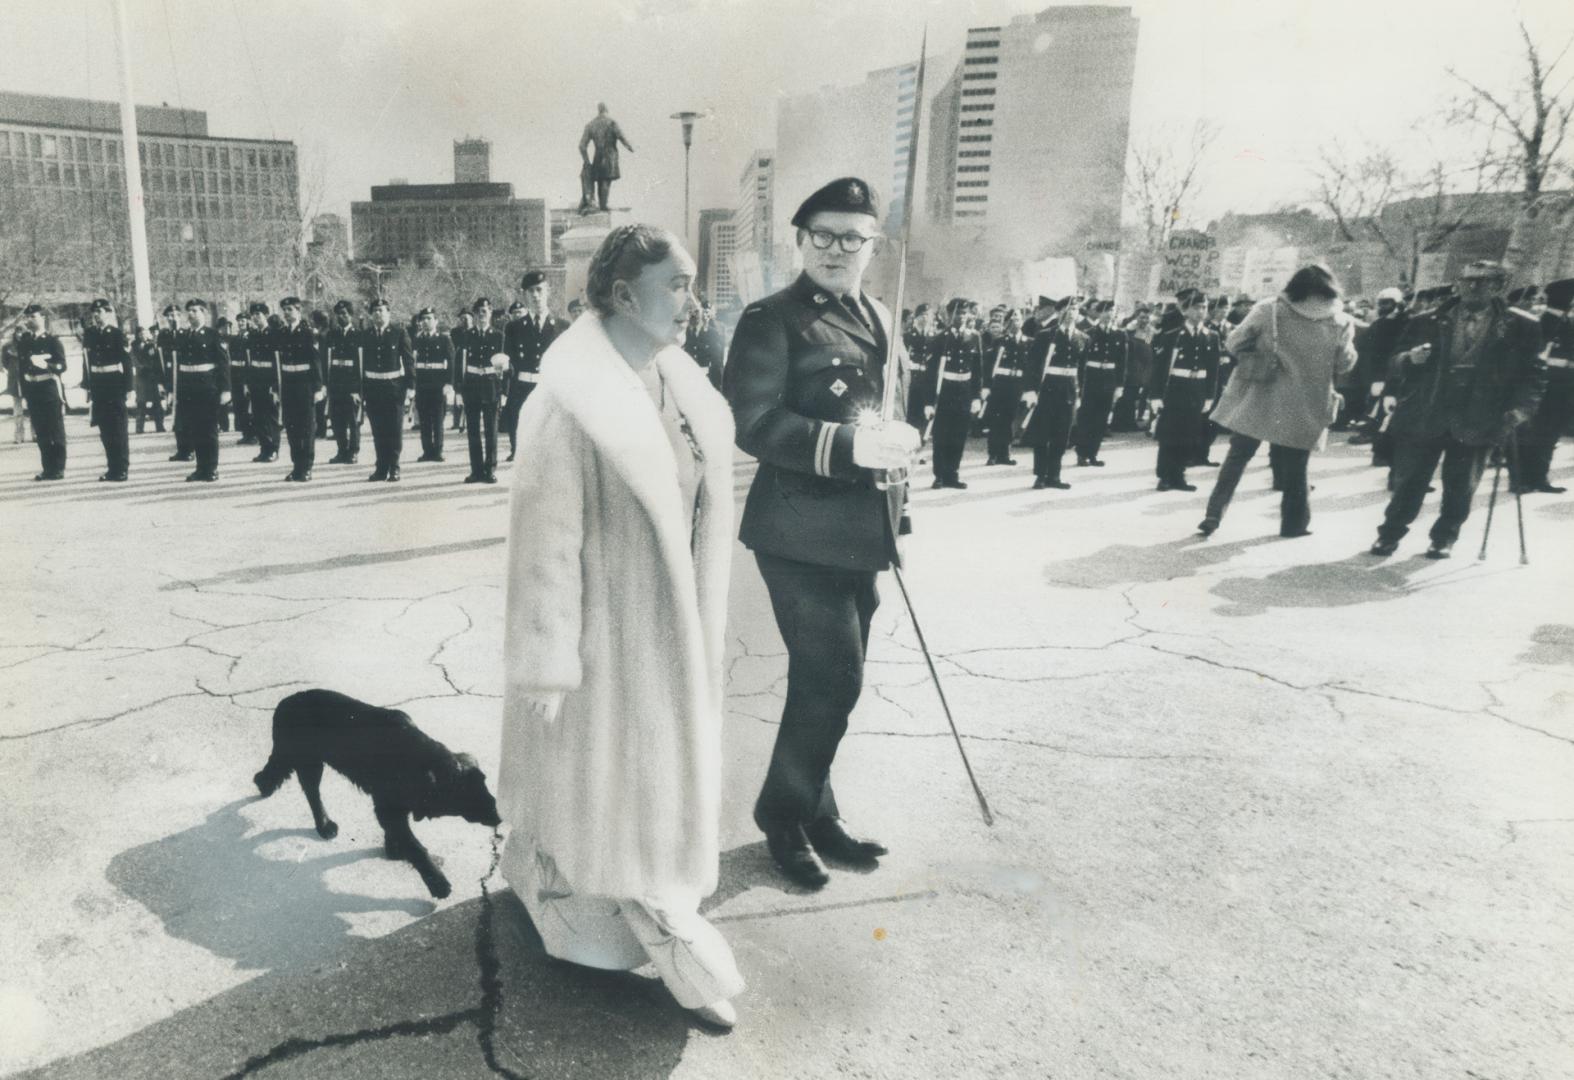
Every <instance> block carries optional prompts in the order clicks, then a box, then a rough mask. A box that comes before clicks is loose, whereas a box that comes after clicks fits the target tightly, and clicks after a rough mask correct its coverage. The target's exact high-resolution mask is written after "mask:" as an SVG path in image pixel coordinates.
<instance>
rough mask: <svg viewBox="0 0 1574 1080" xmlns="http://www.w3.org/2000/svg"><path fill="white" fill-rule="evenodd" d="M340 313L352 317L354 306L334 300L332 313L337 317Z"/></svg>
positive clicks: (348, 302) (343, 301) (346, 301)
mask: <svg viewBox="0 0 1574 1080" xmlns="http://www.w3.org/2000/svg"><path fill="white" fill-rule="evenodd" d="M341 311H343V312H345V313H347V314H350V315H354V314H355V305H354V304H352V303H350V301H348V300H336V301H335V302H334V305H333V313H334V314H335V315H337V314H339V312H341Z"/></svg>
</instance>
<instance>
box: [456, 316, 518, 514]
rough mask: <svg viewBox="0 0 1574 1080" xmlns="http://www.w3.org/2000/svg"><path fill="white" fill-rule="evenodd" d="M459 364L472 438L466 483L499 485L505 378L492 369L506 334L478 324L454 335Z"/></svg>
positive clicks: (466, 421)
mask: <svg viewBox="0 0 1574 1080" xmlns="http://www.w3.org/2000/svg"><path fill="white" fill-rule="evenodd" d="M454 344H455V348H456V351H457V352H458V354H459V355H458V357H457V360H456V363H457V364H458V366H459V369H460V371H461V372H462V373H463V375H464V381H463V383H462V384H461V385H462V387H463V391H462V392H463V394H464V399H465V424H466V426H467V428H468V429H469V436H470V474H469V475H468V476H466V477H465V483H467V484H478V483H484V484H495V483H497V407H498V401H499V398H500V396H501V388H500V387H499V385H498V384H499V383H500V382H501V381H502V375H501V374H500V373H499V372H498V371H497V370H496V369H495V368H493V367H492V357H493V356H494V355H496V354H497V353H500V352H504V351H505V350H504V348H503V331H501V330H499V329H498V328H497V327H495V326H492V325H490V324H489V325H488V326H487V327H486V329H484V330H483V329H482V328H481V327H480V326H479V325H476V326H472V327H470V328H469V329H468V330H458V331H455V333H454Z"/></svg>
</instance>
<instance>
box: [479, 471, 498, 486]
mask: <svg viewBox="0 0 1574 1080" xmlns="http://www.w3.org/2000/svg"><path fill="white" fill-rule="evenodd" d="M481 483H483V484H495V483H497V473H495V472H493V471H492V470H491V469H488V470H487V471H486V472H485V473H483V474H482V476H481Z"/></svg>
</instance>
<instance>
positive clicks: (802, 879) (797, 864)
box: [765, 825, 831, 889]
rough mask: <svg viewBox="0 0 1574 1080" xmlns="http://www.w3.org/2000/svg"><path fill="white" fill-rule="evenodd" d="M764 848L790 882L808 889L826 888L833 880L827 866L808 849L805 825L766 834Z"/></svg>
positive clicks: (790, 826) (784, 826)
mask: <svg viewBox="0 0 1574 1080" xmlns="http://www.w3.org/2000/svg"><path fill="white" fill-rule="evenodd" d="M765 848H766V850H767V851H769V852H770V853H771V860H772V861H773V862H775V863H776V868H777V869H778V870H780V871H781V872H782V873H783V874H785V875H786V876H787V877H788V879H790V880H792V881H795V882H797V883H798V884H799V885H802V886H804V887H805V888H809V889H819V888H824V886H825V883H826V882H828V881H830V880H831V875H830V874H829V873H828V872H827V871H826V869H825V864H824V863H822V862H821V861H820V857H819V856H818V855H816V854H815V853H814V849H813V848H812V847H810V846H809V837H808V836H807V835H805V833H804V831H803V826H802V825H782V826H778V827H776V828H774V829H768V830H767V831H766V833H765Z"/></svg>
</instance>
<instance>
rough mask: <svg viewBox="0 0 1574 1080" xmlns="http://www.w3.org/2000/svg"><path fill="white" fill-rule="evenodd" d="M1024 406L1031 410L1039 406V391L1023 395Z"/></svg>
mask: <svg viewBox="0 0 1574 1080" xmlns="http://www.w3.org/2000/svg"><path fill="white" fill-rule="evenodd" d="M1022 404H1024V405H1026V406H1027V407H1028V408H1030V409H1031V408H1032V407H1033V406H1035V405H1037V404H1038V391H1037V390H1029V391H1028V392H1027V393H1025V394H1023V395H1022Z"/></svg>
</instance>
